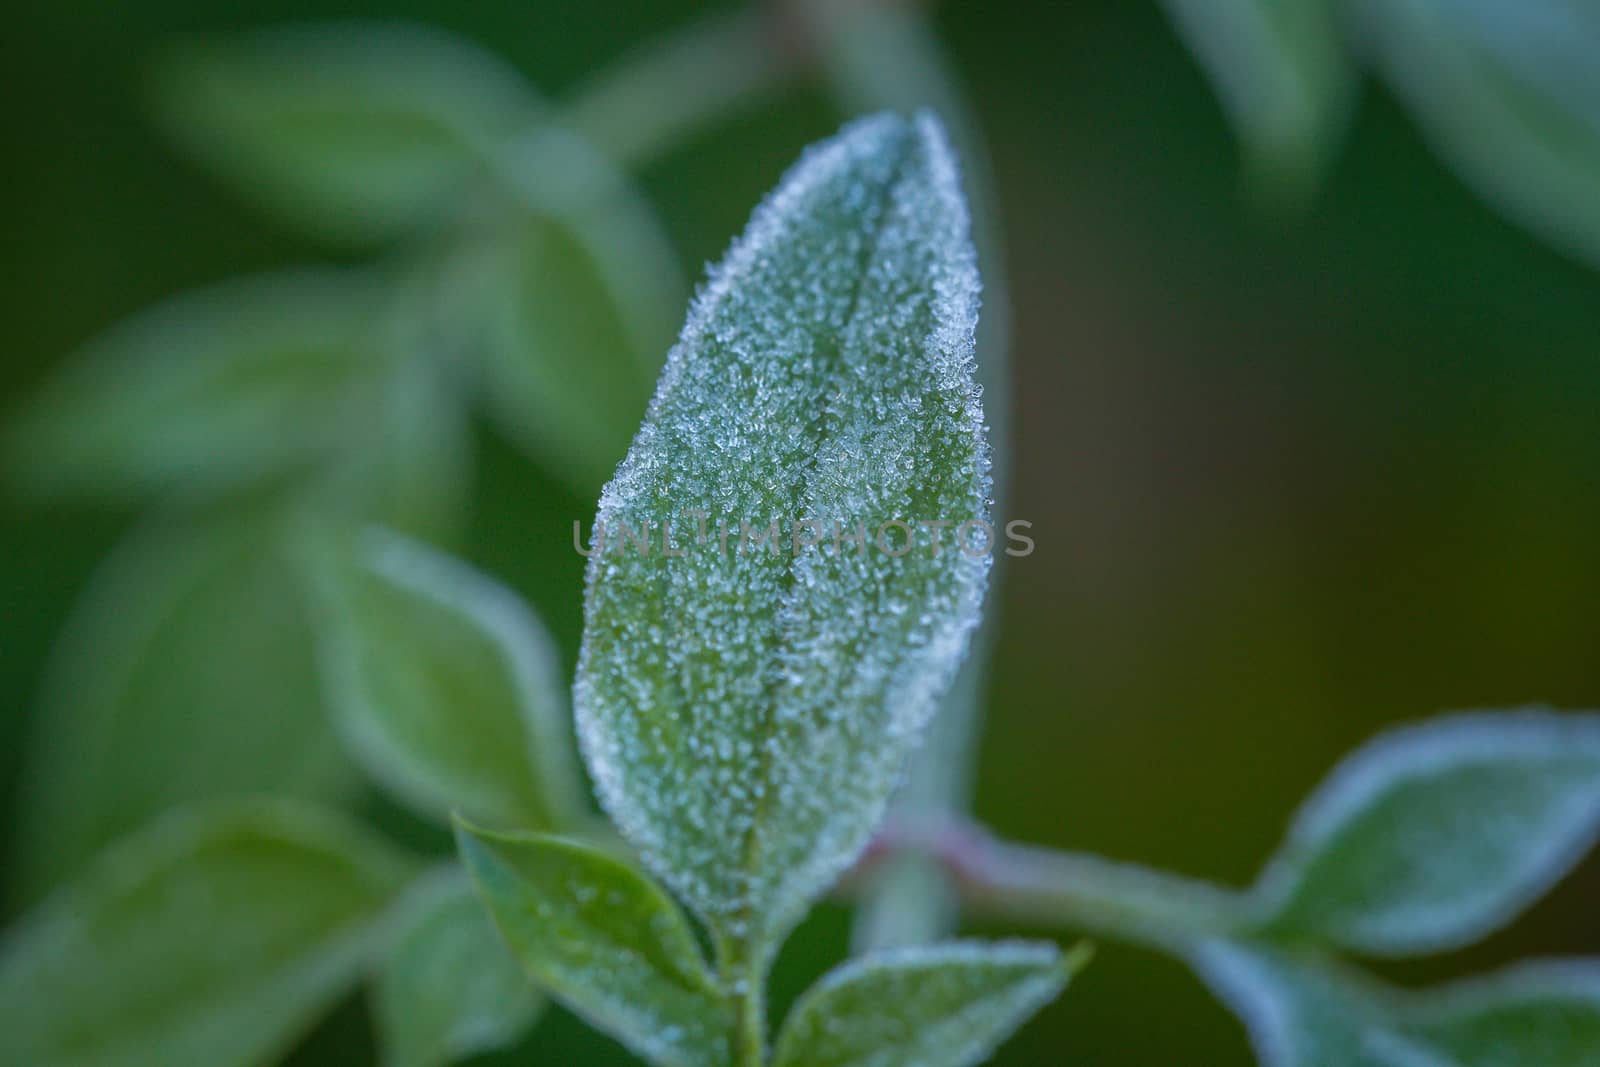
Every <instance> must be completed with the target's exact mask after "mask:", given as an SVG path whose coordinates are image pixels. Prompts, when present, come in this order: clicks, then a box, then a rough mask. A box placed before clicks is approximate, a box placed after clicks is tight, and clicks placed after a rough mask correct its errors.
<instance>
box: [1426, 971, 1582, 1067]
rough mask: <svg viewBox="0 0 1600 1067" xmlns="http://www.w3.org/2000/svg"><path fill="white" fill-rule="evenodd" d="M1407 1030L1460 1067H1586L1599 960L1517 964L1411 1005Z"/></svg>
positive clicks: (1459, 984)
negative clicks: (1440, 1051)
mask: <svg viewBox="0 0 1600 1067" xmlns="http://www.w3.org/2000/svg"><path fill="white" fill-rule="evenodd" d="M1404 1018H1405V1028H1406V1029H1407V1031H1408V1032H1410V1033H1412V1034H1414V1035H1416V1036H1417V1038H1418V1039H1420V1040H1423V1041H1426V1042H1428V1043H1429V1044H1431V1045H1432V1046H1433V1047H1435V1048H1438V1049H1442V1050H1443V1051H1444V1052H1445V1053H1446V1054H1448V1055H1449V1056H1450V1057H1451V1058H1452V1061H1453V1062H1454V1063H1455V1064H1457V1065H1459V1067H1586V1065H1589V1064H1593V1063H1594V1062H1595V1060H1596V1057H1597V1056H1600V961H1596V960H1563V961H1549V962H1538V963H1524V964H1519V965H1517V966H1515V967H1512V968H1511V969H1509V970H1507V971H1503V972H1501V973H1499V974H1495V975H1490V976H1488V977H1486V978H1474V979H1470V980H1468V981H1464V982H1457V983H1454V984H1452V985H1448V986H1445V987H1443V988H1442V989H1438V990H1435V991H1432V992H1429V993H1427V994H1424V995H1422V996H1420V997H1418V998H1417V1000H1416V1002H1415V1004H1414V1006H1413V1007H1411V1009H1410V1010H1409V1011H1408V1012H1407V1013H1406V1015H1405V1017H1404Z"/></svg>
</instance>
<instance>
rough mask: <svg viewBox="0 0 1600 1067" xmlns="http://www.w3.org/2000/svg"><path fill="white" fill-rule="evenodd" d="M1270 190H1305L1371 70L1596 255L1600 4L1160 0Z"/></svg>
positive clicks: (1463, 168) (1510, 211)
mask: <svg viewBox="0 0 1600 1067" xmlns="http://www.w3.org/2000/svg"><path fill="white" fill-rule="evenodd" d="M1164 2H1165V6H1166V8H1167V10H1168V12H1169V14H1170V15H1171V16H1172V20H1173V22H1174V24H1175V25H1176V27H1177V28H1178V29H1179V31H1180V32H1181V33H1182V35H1183V37H1184V39H1185V40H1186V41H1188V43H1189V45H1190V47H1191V48H1192V49H1193V50H1194V53H1195V55H1196V57H1197V58H1198V60H1199V61H1200V63H1201V65H1202V66H1203V67H1204V68H1205V71H1206V73H1207V74H1208V75H1209V77H1210V79H1211V81H1212V84H1213V85H1214V86H1215V88H1216V91H1217V95H1218V96H1219V97H1220V98H1221V100H1222V102H1223V104H1224V105H1225V107H1226V110H1227V111H1228V114H1229V116H1230V118H1231V119H1232V120H1233V122H1234V125H1235V126H1236V127H1237V129H1238V131H1239V136H1240V138H1241V140H1242V141H1243V143H1244V145H1245V147H1246V151H1247V156H1248V159H1249V161H1250V163H1251V164H1252V170H1253V171H1254V172H1255V176H1256V177H1257V178H1259V179H1260V184H1261V186H1262V188H1263V191H1264V192H1265V193H1266V194H1267V195H1268V196H1269V197H1272V198H1278V199H1283V198H1289V199H1293V198H1303V196H1304V195H1305V194H1306V193H1307V192H1308V191H1309V189H1310V188H1311V186H1312V185H1313V184H1314V182H1315V179H1316V178H1317V177H1318V176H1319V173H1320V172H1321V171H1322V170H1324V169H1325V168H1326V166H1327V165H1328V163H1329V161H1330V160H1331V159H1332V156H1333V149H1334V148H1335V147H1336V145H1337V142H1338V141H1339V140H1340V136H1341V133H1342V129H1343V126H1344V124H1345V122H1346V120H1347V118H1348V116H1349V112H1350V102H1351V98H1352V96H1353V92H1354V89H1355V87H1356V83H1357V74H1356V72H1357V71H1358V70H1359V69H1361V68H1366V69H1368V70H1370V71H1371V72H1372V73H1373V74H1374V75H1376V76H1377V77H1379V78H1381V79H1382V80H1383V82H1384V84H1385V85H1386V86H1387V87H1388V89H1389V90H1390V91H1391V92H1392V93H1393V94H1394V95H1395V96H1396V97H1397V98H1398V99H1399V100H1400V101H1401V103H1402V104H1403V105H1404V106H1405V107H1406V108H1407V109H1408V110H1409V111H1410V113H1411V116H1412V118H1413V119H1414V120H1415V121H1416V123H1417V125H1418V126H1419V128H1420V129H1421V132H1422V134H1423V136H1424V137H1425V138H1427V140H1428V141H1430V142H1431V143H1432V144H1433V146H1434V147H1435V149H1436V150H1437V151H1438V152H1439V154H1440V155H1441V156H1442V157H1443V158H1444V159H1445V161H1446V162H1447V163H1449V165H1450V166H1451V167H1453V168H1454V169H1455V171H1456V172H1457V173H1458V174H1459V175H1460V176H1461V178H1462V180H1463V181H1465V182H1467V183H1468V184H1469V185H1470V186H1472V187H1473V189H1475V190H1476V191H1477V192H1478V193H1479V195H1481V196H1483V197H1484V198H1485V199H1486V200H1488V201H1490V202H1491V203H1492V204H1494V205H1495V206H1496V207H1498V208H1499V209H1500V210H1501V211H1503V212H1504V213H1505V214H1506V215H1507V216H1509V217H1510V218H1512V219H1514V220H1515V221H1516V222H1518V223H1519V224H1521V225H1523V226H1525V227H1527V228H1528V229H1529V230H1531V231H1532V232H1534V233H1535V234H1537V235H1538V236H1539V237H1541V238H1542V239H1544V240H1546V241H1548V242H1549V243H1550V244H1552V245H1555V246H1556V247H1558V248H1561V249H1563V250H1565V251H1566V252H1568V253H1570V254H1572V255H1574V256H1577V257H1579V258H1580V259H1583V260H1585V261H1586V262H1588V263H1589V264H1590V265H1592V266H1600V66H1597V65H1596V63H1595V61H1594V57H1595V56H1596V55H1597V54H1600V9H1596V8H1595V6H1594V5H1593V4H1590V3H1587V2H1585V0H1516V2H1515V3H1509V2H1504V0H1343V2H1341V0H1227V2H1225V3H1200V2H1196V0H1164Z"/></svg>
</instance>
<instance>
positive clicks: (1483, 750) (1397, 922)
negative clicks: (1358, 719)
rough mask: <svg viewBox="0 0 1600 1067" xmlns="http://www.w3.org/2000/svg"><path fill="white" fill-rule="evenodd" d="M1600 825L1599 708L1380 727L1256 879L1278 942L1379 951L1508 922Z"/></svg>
mask: <svg viewBox="0 0 1600 1067" xmlns="http://www.w3.org/2000/svg"><path fill="white" fill-rule="evenodd" d="M1597 832H1600V716H1595V715H1561V714H1555V713H1549V712H1522V713H1508V714H1472V715H1460V716H1455V717H1451V718H1445V719H1437V720H1434V721H1431V722H1426V723H1423V724H1421V725H1418V726H1413V727H1409V728H1406V729H1402V730H1397V731H1394V732H1392V733H1390V734H1388V735H1385V736H1383V737H1381V738H1379V739H1378V740H1376V741H1374V742H1373V743H1371V744H1369V745H1367V746H1366V747H1365V748H1363V749H1361V750H1360V751H1358V752H1357V753H1356V754H1355V755H1353V756H1351V757H1350V758H1349V759H1347V760H1346V761H1345V762H1344V763H1343V764H1342V765H1341V766H1340V767H1339V768H1338V769H1337V770H1336V771H1335V772H1334V773H1333V775H1332V776H1330V778H1329V780H1328V781H1327V782H1326V783H1325V784H1324V785H1323V787H1322V788H1321V789H1320V790H1318V792H1317V793H1316V794H1315V795H1314V796H1313V797H1312V798H1311V800H1310V801H1308V802H1307V803H1306V805H1305V807H1304V808H1303V809H1302V810H1301V812H1300V814H1299V816H1298V817H1297V818H1296V820H1295V824H1294V826H1293V828H1292V829H1291V831H1290V833H1289V837H1288V841H1287V842H1286V843H1285V845H1284V846H1283V849H1282V851H1281V852H1280V854H1279V855H1278V857H1277V858H1276V859H1275V860H1274V861H1273V863H1272V864H1271V865H1270V866H1269V867H1268V869H1267V871H1266V872H1265V874H1264V875H1263V876H1262V879H1261V882H1260V884H1259V885H1258V886H1257V888H1256V891H1255V893H1256V903H1257V905H1258V906H1259V907H1260V908H1261V909H1262V913H1263V916H1264V917H1263V919H1262V922H1261V926H1262V928H1263V929H1264V930H1265V932H1267V933H1268V934H1270V935H1272V936H1275V937H1290V938H1320V939H1327V940H1329V941H1332V942H1334V943H1337V944H1340V945H1343V946H1346V947H1348V948H1353V949H1357V950H1359V951H1362V952H1369V953H1374V954H1378V955H1405V954H1408V953H1418V952H1428V951H1435V950H1440V949H1444V948H1449V947H1453V946H1457V945H1462V944H1466V943H1469V942H1471V941H1473V940H1476V939H1477V938H1479V937H1481V936H1483V935H1484V934H1486V933H1488V932H1490V931H1492V930H1494V929H1496V928H1498V927H1500V926H1502V925H1504V924H1505V923H1506V922H1508V921H1510V920H1511V919H1512V918H1514V917H1515V916H1516V915H1517V914H1518V913H1520V912H1521V910H1522V909H1523V908H1524V907H1526V906H1527V905H1528V904H1529V903H1530V902H1532V901H1533V900H1535V899H1536V898H1537V897H1538V896H1539V895H1540V894H1541V893H1543V892H1544V891H1545V890H1546V889H1548V888H1549V887H1550V885H1551V884H1552V883H1554V882H1555V881H1556V880H1557V879H1559V878H1560V877H1561V876H1562V875H1563V874H1565V873H1566V871H1567V870H1568V869H1569V868H1570V867H1571V866H1572V865H1573V864H1574V863H1575V862H1576V861H1577V859H1578V858H1579V857H1580V856H1581V855H1582V853H1583V852H1584V851H1585V850H1586V849H1587V848H1588V847H1589V846H1590V845H1591V844H1592V843H1593V842H1594V839H1595V836H1596V834H1597Z"/></svg>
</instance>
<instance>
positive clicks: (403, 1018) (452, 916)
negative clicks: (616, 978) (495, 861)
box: [373, 867, 544, 1067]
mask: <svg viewBox="0 0 1600 1067" xmlns="http://www.w3.org/2000/svg"><path fill="white" fill-rule="evenodd" d="M387 924H388V929H387V932H386V937H387V952H386V954H385V956H384V959H383V963H382V965H381V967H380V969H379V971H378V975H377V983H376V986H375V987H374V989H373V1015H374V1019H375V1022H376V1025H377V1029H378V1038H379V1043H380V1045H381V1046H382V1048H383V1062H384V1063H385V1064H386V1065H387V1067H445V1065H446V1064H450V1063H454V1062H456V1061H457V1060H462V1059H466V1058H467V1057H469V1056H472V1055H475V1054H477V1053H480V1052H487V1051H489V1050H491V1049H496V1048H501V1047H504V1046H506V1045H509V1044H511V1043H512V1042H513V1041H515V1040H516V1039H517V1038H518V1037H519V1036H521V1035H522V1034H523V1033H524V1032H525V1031H526V1030H527V1029H528V1028H529V1027H530V1026H532V1025H533V1023H534V1020H535V1019H537V1018H538V1016H539V1012H540V1010H541V1008H542V1006H543V1003H544V1002H543V998H542V997H541V996H540V995H539V993H538V992H537V991H536V990H535V989H534V987H533V985H532V983H531V982H530V981H529V980H528V978H527V976H526V975H524V974H523V973H522V968H521V967H520V966H518V964H517V961H516V959H515V958H513V957H512V955H511V953H510V952H509V951H508V950H507V949H506V947H505V945H504V944H503V943H502V942H501V940H500V937H499V935H498V934H497V933H496V932H495V930H494V927H493V925H492V924H491V923H490V920H489V916H488V914H487V913H486V912H485V911H484V910H483V904H482V903H481V902H479V900H478V897H477V895H476V894H475V893H474V892H473V889H472V883H471V881H470V880H469V879H468V878H467V877H466V875H465V873H464V872H463V871H461V870H460V869H459V868H454V867H452V868H449V869H447V870H442V871H436V872H434V873H432V874H430V875H428V876H425V877H424V878H422V879H421V880H419V881H418V882H417V884H415V885H414V886H412V887H411V889H410V890H408V891H407V892H406V894H405V896H404V897H403V898H402V899H401V900H400V901H398V902H397V903H396V904H395V906H394V911H393V914H392V915H391V916H390V917H389V919H388V920H387Z"/></svg>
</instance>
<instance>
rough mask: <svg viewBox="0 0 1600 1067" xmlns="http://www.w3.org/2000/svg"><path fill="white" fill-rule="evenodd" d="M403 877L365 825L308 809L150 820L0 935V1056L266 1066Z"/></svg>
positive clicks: (85, 1066) (351, 967)
mask: <svg viewBox="0 0 1600 1067" xmlns="http://www.w3.org/2000/svg"><path fill="white" fill-rule="evenodd" d="M404 873H405V867H404V866H403V865H402V864H401V863H400V862H399V861H398V860H397V859H396V857H395V856H394V855H393V854H392V853H391V852H390V851H389V850H388V849H387V847H386V846H383V845H382V844H381V842H379V841H376V840H374V839H373V837H372V835H370V834H369V833H368V832H367V831H365V830H363V829H361V828H360V827H358V826H355V825H352V824H350V823H348V822H346V821H344V820H342V819H337V818H334V817H333V816H330V815H325V814H322V813H319V812H316V811H313V810H309V809H304V808H299V807H290V806H287V805H285V804H281V803H259V802H258V803H249V804H226V805H219V806H214V807H208V808H202V809H196V810H192V811H189V812H185V813H181V814H178V815H174V816H171V817H169V818H166V819H164V820H162V821H160V822H158V823H156V824H154V825H152V826H151V827H149V828H147V829H146V830H144V831H142V832H141V833H139V834H137V835H135V836H134V837H132V838H129V839H128V840H126V841H123V842H122V843H120V844H119V845H117V847H116V848H114V849H112V850H111V851H109V852H107V853H106V854H105V855H104V856H102V857H100V858H99V859H97V860H96V861H95V863H94V864H93V865H92V866H91V867H90V869H89V870H87V871H86V872H85V873H84V875H83V877H82V878H81V879H79V880H78V881H77V882H75V883H74V884H73V886H72V887H71V888H70V889H67V890H64V891H63V892H61V893H60V894H58V895H56V896H54V897H52V898H51V899H50V900H49V901H48V902H47V903H46V904H45V905H44V906H42V907H41V908H39V909H38V910H36V911H35V912H34V913H33V914H32V915H30V916H29V917H28V918H27V919H26V920H24V921H23V922H22V923H21V924H20V925H19V926H18V927H17V928H15V929H14V930H12V931H11V933H10V935H9V941H8V943H7V945H6V950H5V953H4V955H3V956H0V1034H3V1035H4V1038H3V1040H4V1043H5V1050H6V1061H7V1062H8V1063H15V1064H19V1065H20V1064H28V1065H29V1067H126V1065H129V1064H136V1063H138V1064H145V1063H150V1064H156V1063H159V1064H169V1065H173V1067H177V1065H183V1064H207V1065H210V1067H251V1065H253V1064H258V1063H263V1062H269V1061H271V1060H272V1059H273V1058H274V1057H275V1056H277V1055H279V1054H281V1053H282V1052H284V1051H285V1050H286V1049H287V1048H288V1047H289V1046H290V1045H291V1044H292V1043H293V1041H294V1040H295V1039H296V1038H297V1037H298V1036H299V1035H300V1033H301V1032H302V1031H303V1030H304V1029H305V1028H306V1027H307V1026H308V1025H309V1024H310V1023H311V1022H312V1021H313V1020H314V1019H315V1018H316V1017H317V1015H318V1014H320V1013H321V1012H322V1011H323V1010H325V1009H326V1008H327V1007H328V1006H330V1005H331V1004H332V1003H333V1002H334V1001H335V1000H336V999H338V998H339V997H340V996H342V995H343V994H344V993H345V992H346V991H347V990H348V989H349V987H350V986H351V984H352V983H353V982H354V981H355V980H356V978H357V976H358V975H359V973H360V971H361V969H362V966H363V964H364V961H365V958H366V954H367V952H368V950H369V947H370V943H371V941H372V939H373V937H374V934H375V930H376V920H377V918H378V916H379V915H380V913H381V910H382V908H383V905H384V903H385V901H386V900H387V899H388V897H389V896H390V895H391V894H392V893H393V892H394V891H395V890H396V889H397V888H398V887H399V885H400V883H401V879H402V878H403V876H404Z"/></svg>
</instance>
